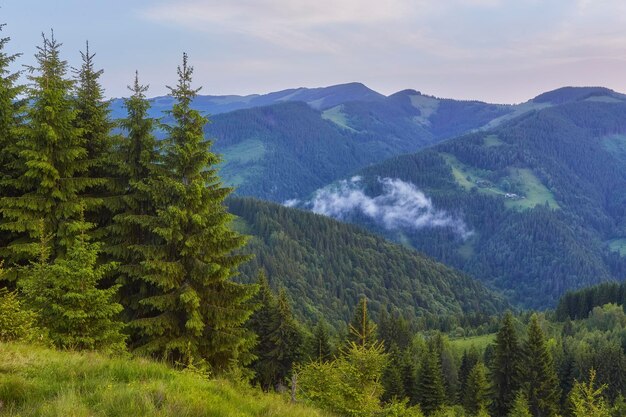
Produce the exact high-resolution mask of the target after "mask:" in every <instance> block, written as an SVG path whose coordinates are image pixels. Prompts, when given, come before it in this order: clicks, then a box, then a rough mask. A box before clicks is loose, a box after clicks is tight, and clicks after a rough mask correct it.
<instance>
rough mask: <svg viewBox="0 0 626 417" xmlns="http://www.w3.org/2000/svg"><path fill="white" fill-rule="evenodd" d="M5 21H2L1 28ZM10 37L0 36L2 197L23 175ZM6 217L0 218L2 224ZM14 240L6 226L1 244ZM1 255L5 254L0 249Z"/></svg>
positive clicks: (20, 106)
mask: <svg viewBox="0 0 626 417" xmlns="http://www.w3.org/2000/svg"><path fill="white" fill-rule="evenodd" d="M4 26H5V25H0V31H2V30H3V29H4ZM9 41H10V38H8V37H4V38H0V149H2V152H0V197H7V196H13V195H15V184H14V181H16V180H17V178H18V176H19V175H20V171H19V170H18V169H17V168H18V165H17V157H18V155H17V148H16V146H15V144H16V142H17V141H18V137H19V135H20V132H19V130H20V128H21V127H22V118H23V113H24V111H25V107H24V101H23V100H20V99H19V96H20V94H21V93H22V92H23V91H24V87H23V86H20V85H18V84H17V80H18V78H19V76H20V73H19V72H14V73H12V72H11V71H10V70H9V66H10V65H11V64H12V63H14V62H15V60H16V59H17V58H18V57H19V56H20V54H9V53H7V52H6V51H5V49H6V47H7V45H8V43H9ZM2 222H3V220H2V219H1V218H0V224H1V223H2ZM11 240H12V235H11V233H10V232H8V231H7V230H2V231H1V232H0V248H4V247H5V246H6V245H7V244H8V243H9V242H10V241H11ZM0 256H6V253H5V251H4V250H2V249H0Z"/></svg>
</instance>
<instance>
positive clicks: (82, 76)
mask: <svg viewBox="0 0 626 417" xmlns="http://www.w3.org/2000/svg"><path fill="white" fill-rule="evenodd" d="M80 55H81V58H82V65H81V67H80V68H79V69H75V70H74V73H75V86H76V88H75V95H74V108H75V109H76V118H75V120H74V123H75V125H76V127H78V128H79V129H80V132H81V134H82V139H83V143H84V146H85V149H86V150H87V163H88V166H89V167H88V171H87V173H86V175H87V176H88V177H89V178H97V179H99V180H100V181H101V185H100V186H99V187H97V188H96V189H93V190H91V192H90V194H91V196H90V197H91V198H89V199H88V200H87V201H88V202H89V203H90V204H89V205H88V206H87V219H88V220H89V221H91V222H92V223H94V224H96V225H97V226H99V227H98V228H97V230H95V232H96V235H97V236H99V237H100V238H101V237H102V236H103V232H104V231H105V230H106V229H105V228H104V226H108V225H109V224H110V222H111V221H112V218H113V213H115V212H116V211H117V210H119V209H120V205H121V202H120V199H119V197H118V196H119V194H120V193H121V189H119V188H118V189H117V190H116V185H117V186H118V187H121V183H119V182H118V181H116V178H117V177H118V176H119V168H118V167H117V162H118V161H117V160H116V159H115V158H114V152H113V136H112V135H111V129H112V128H113V122H111V120H110V117H109V113H110V110H109V103H108V102H106V101H104V90H103V88H102V86H101V84H100V80H99V79H100V77H101V76H102V74H103V72H104V71H103V70H101V69H100V70H96V69H95V68H94V57H95V54H92V53H91V52H90V51H89V42H87V43H86V45H85V51H84V52H83V51H81V52H80Z"/></svg>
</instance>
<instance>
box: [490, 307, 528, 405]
mask: <svg viewBox="0 0 626 417" xmlns="http://www.w3.org/2000/svg"><path fill="white" fill-rule="evenodd" d="M494 350H495V352H494V357H493V361H492V365H491V378H492V384H491V398H492V410H493V413H494V414H495V415H497V416H504V415H506V414H507V413H508V412H509V410H510V409H511V406H512V405H513V401H514V400H515V395H516V394H515V393H516V392H517V390H518V389H519V386H520V377H519V372H520V363H519V359H520V356H521V348H520V345H519V341H518V337H517V332H516V331H515V324H514V322H513V315H512V314H511V313H510V312H507V313H506V314H505V315H504V318H503V319H502V323H501V325H500V329H499V330H498V334H497V336H496V343H495V349H494Z"/></svg>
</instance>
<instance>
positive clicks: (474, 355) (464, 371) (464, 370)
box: [459, 346, 480, 398]
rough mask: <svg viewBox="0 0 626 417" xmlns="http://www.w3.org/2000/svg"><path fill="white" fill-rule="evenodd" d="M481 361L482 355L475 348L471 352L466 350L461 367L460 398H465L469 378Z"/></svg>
mask: <svg viewBox="0 0 626 417" xmlns="http://www.w3.org/2000/svg"><path fill="white" fill-rule="evenodd" d="M479 361H480V354H479V353H478V349H476V347H475V346H472V347H471V348H470V350H469V351H468V350H465V351H464V352H463V356H462V357H461V366H460V367H459V397H460V398H465V387H466V385H467V378H468V376H469V374H470V372H471V371H472V369H473V368H474V366H476V364H477V363H478V362H479Z"/></svg>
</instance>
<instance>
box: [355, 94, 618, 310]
mask: <svg viewBox="0 0 626 417" xmlns="http://www.w3.org/2000/svg"><path fill="white" fill-rule="evenodd" d="M624 117H626V104H625V103H623V102H616V103H599V102H591V101H581V102H568V103H566V104H563V105H559V106H557V107H552V108H548V109H544V110H541V111H537V112H531V113H528V114H526V115H524V116H521V117H519V118H517V119H513V120H511V121H510V122H507V123H504V124H502V125H500V126H499V127H497V128H494V129H493V130H490V131H487V132H480V133H474V134H471V135H466V136H463V137H460V138H458V139H454V140H451V141H447V142H444V143H442V144H439V145H436V146H434V147H432V148H429V149H428V150H424V151H422V152H419V153H417V154H413V155H406V156H401V157H396V158H393V159H391V160H388V161H385V162H383V163H381V164H378V165H375V166H372V167H368V168H366V169H363V170H362V171H360V172H358V174H360V175H361V176H362V177H363V182H364V183H365V184H367V187H366V192H367V193H368V194H369V195H370V196H377V195H379V194H380V193H381V186H380V184H379V181H378V178H379V177H382V178H386V177H388V178H397V179H400V180H403V181H407V182H412V183H413V184H415V185H416V186H417V187H419V188H420V189H422V190H423V191H424V192H426V194H427V196H428V197H430V198H431V199H432V201H433V204H434V206H435V207H436V208H439V209H442V210H446V211H447V212H448V213H453V214H455V215H456V216H458V217H459V218H462V219H463V221H464V222H465V223H466V224H467V226H468V228H469V229H470V230H472V231H474V232H475V234H474V235H472V236H471V237H469V238H468V239H463V238H462V237H460V236H459V235H458V234H457V233H454V231H453V230H451V229H450V228H442V227H439V228H423V229H420V230H417V231H412V230H402V231H400V232H397V231H388V230H384V229H383V228H381V227H380V226H379V225H377V224H374V223H373V222H370V221H367V220H366V219H363V218H357V217H355V218H354V219H352V220H353V221H355V222H357V223H359V224H362V225H365V226H367V227H368V228H370V229H372V230H374V231H376V232H378V233H380V234H383V235H385V236H387V237H389V238H392V239H396V240H402V241H403V242H410V244H411V245H412V246H414V247H415V248H417V249H418V250H421V251H424V252H425V253H426V254H428V255H431V256H433V257H435V258H436V259H437V260H439V261H442V262H445V263H447V264H449V265H452V266H455V267H457V268H460V269H463V270H464V271H466V272H468V273H470V274H471V275H472V276H474V277H476V278H479V279H481V280H485V281H486V282H488V283H490V284H491V285H493V286H494V287H496V288H499V289H501V290H503V291H506V293H507V294H508V295H509V296H510V297H511V299H512V300H513V301H515V302H519V303H520V304H522V305H524V306H528V307H537V308H539V307H545V306H549V305H551V304H553V303H555V302H556V300H557V299H558V297H559V296H560V295H561V294H563V293H564V292H565V291H567V290H568V289H572V288H578V287H582V286H586V285H591V284H594V283H598V282H602V281H606V280H610V279H622V278H623V277H624V276H626V258H625V257H624V256H620V255H619V254H618V253H617V252H614V251H613V252H611V250H610V248H609V244H608V243H607V242H611V241H613V240H614V239H620V238H623V237H624V236H626V234H625V233H626V232H625V231H626V229H625V228H624V227H625V226H626V212H625V210H624V207H626V201H624V195H626V169H624V166H625V165H624V163H625V161H624V160H622V159H620V157H619V156H618V155H616V154H615V153H613V152H612V151H611V150H610V149H608V148H607V146H608V145H607V143H608V142H607V140H608V139H607V135H621V134H622V133H623V129H622V128H621V127H620V126H621V125H620V121H621V120H623V119H624ZM619 138H621V139H619ZM615 140H620V141H623V137H622V136H619V137H618V139H615ZM494 143H495V144H494ZM620 143H621V142H620ZM452 168H454V169H456V170H457V171H453V169H452ZM459 169H460V170H463V172H462V173H461V176H462V177H463V181H465V182H463V181H461V180H459V179H458V176H459V172H458V170H459ZM520 170H522V171H520ZM521 172H524V175H521V174H520V173H521ZM455 175H456V177H455ZM528 177H532V178H534V179H533V181H536V182H537V183H540V184H541V186H542V187H545V188H542V189H543V190H544V191H543V192H542V193H535V192H534V191H532V190H530V189H527V188H526V187H527V186H528V181H529V180H528ZM467 178H469V183H468V182H467V181H468V180H467ZM472 183H473V184H474V185H472ZM505 186H506V187H505ZM505 188H506V190H505ZM529 190H530V191H529ZM505 191H506V192H513V193H517V194H518V195H525V194H526V193H528V195H527V196H526V198H525V199H519V200H515V199H513V198H505V196H504V193H505ZM533 193H534V194H533ZM548 200H550V201H549V202H548V206H549V207H546V201H548ZM557 205H558V207H557Z"/></svg>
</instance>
